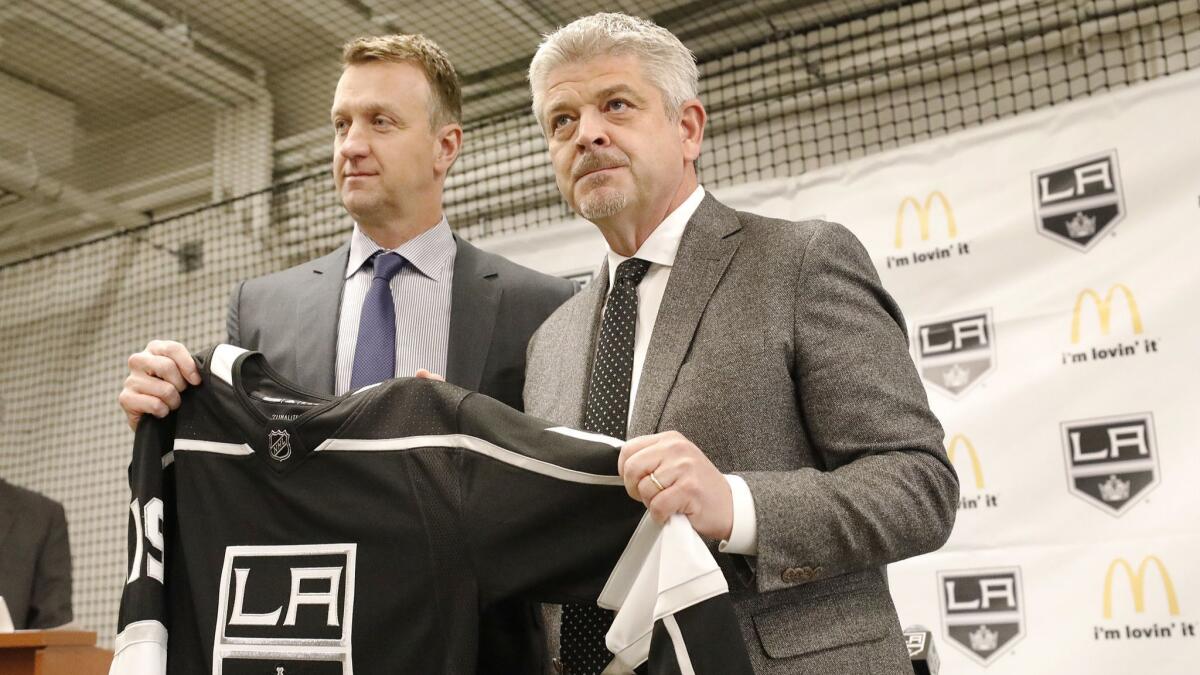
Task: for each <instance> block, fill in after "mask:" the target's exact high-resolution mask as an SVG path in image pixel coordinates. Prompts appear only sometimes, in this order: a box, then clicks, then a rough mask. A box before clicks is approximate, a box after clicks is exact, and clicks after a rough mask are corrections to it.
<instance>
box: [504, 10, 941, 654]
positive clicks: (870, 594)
mask: <svg viewBox="0 0 1200 675" xmlns="http://www.w3.org/2000/svg"><path fill="white" fill-rule="evenodd" d="M529 80H530V86H531V89H532V93H533V109H534V114H535V115H536V117H537V120H538V124H539V125H540V127H541V129H542V132H543V133H544V135H545V137H546V139H547V143H548V146H549V152H550V159H551V161H552V163H553V165H554V171H555V176H556V180H557V183H558V187H559V190H560V191H561V192H562V195H563V197H564V198H565V199H566V201H567V202H568V203H569V204H570V205H571V207H572V208H573V209H575V211H577V212H578V213H579V214H581V215H582V216H583V217H585V218H587V219H588V220H590V221H592V222H593V223H594V224H595V225H596V226H597V227H598V228H599V229H600V232H601V233H602V234H603V235H604V238H605V240H606V241H607V242H608V247H609V251H608V253H607V257H606V260H605V261H604V264H603V266H602V267H601V269H600V271H599V272H598V274H597V276H596V277H595V279H594V280H593V281H592V283H591V284H590V285H589V286H588V287H587V288H585V289H584V290H583V291H582V292H581V293H579V294H578V295H576V296H575V297H574V298H572V299H571V300H569V301H567V303H566V304H564V305H563V306H562V307H561V308H559V309H558V310H557V311H556V312H555V313H554V314H553V315H551V316H550V318H549V319H548V320H547V321H546V323H545V324H543V325H542V327H541V328H540V329H539V330H538V332H537V333H536V334H535V336H534V338H533V340H532V341H531V343H530V351H529V362H528V369H527V379H526V385H525V403H526V409H527V410H528V411H529V412H531V413H533V414H535V415H538V416H541V417H544V418H547V419H549V420H552V421H554V422H557V423H562V424H567V425H571V426H582V427H583V428H586V429H590V430H592V431H597V432H601V433H605V434H609V435H613V436H618V437H621V438H628V439H629V441H628V442H627V443H626V444H625V445H624V447H623V448H622V451H621V459H620V471H621V474H622V477H623V478H624V480H625V484H626V489H627V490H628V492H629V494H630V495H631V496H632V497H633V498H635V499H638V500H640V501H643V502H644V503H645V504H646V506H647V507H648V508H649V510H650V511H651V512H652V513H653V514H654V515H655V517H656V518H658V519H660V520H661V519H665V518H666V517H667V516H668V515H670V514H672V513H683V514H685V515H687V516H688V518H689V520H690V521H691V523H692V525H693V527H695V529H696V530H697V531H698V532H699V533H700V534H701V535H703V536H704V537H706V538H707V539H709V540H711V541H713V542H716V543H717V549H718V551H719V552H720V553H719V554H718V556H717V557H718V559H719V561H720V563H721V565H722V568H723V570H724V571H725V574H726V577H727V578H728V580H729V582H730V587H731V592H732V593H733V597H734V600H735V604H736V606H737V609H738V613H739V617H740V622H741V631H742V635H741V636H729V639H731V640H735V639H738V638H739V637H741V638H744V639H745V640H746V643H747V646H748V647H749V651H750V654H751V658H752V659H753V661H754V665H755V670H756V672H760V673H821V674H826V673H897V674H898V673H905V672H907V673H911V672H912V670H911V667H910V666H909V664H908V659H907V654H906V651H905V647H904V640H903V638H902V635H901V629H900V625H899V622H898V620H897V616H896V610H895V607H894V605H893V602H892V599H891V596H890V594H889V592H888V586H887V574H886V565H887V564H888V563H891V562H894V561H897V560H901V559H903V558H907V557H910V556H913V555H918V554H920V553H924V552H927V551H931V550H934V549H936V548H938V547H939V546H941V545H942V543H943V542H944V541H945V540H946V538H947V537H948V536H949V534H950V530H951V527H952V526H953V522H954V516H955V511H956V506H957V501H958V480H957V477H956V475H955V472H954V470H953V468H952V466H951V465H950V463H949V461H948V460H947V458H946V454H945V451H944V449H943V447H942V438H943V433H942V428H941V426H940V424H939V423H938V421H937V419H936V418H935V417H934V415H933V413H932V412H931V411H930V409H929V406H928V401H927V400H926V397H925V392H924V390H923V388H922V386H921V383H920V380H919V378H918V377H917V373H916V370H915V368H914V367H913V363H912V360H911V358H910V356H909V354H908V346H907V337H906V335H905V328H904V320H903V318H902V317H901V314H900V310H899V308H898V307H897V306H896V303H895V302H894V301H893V300H892V298H891V297H890V296H889V295H888V294H887V293H886V291H884V290H883V288H882V287H881V285H880V282H879V278H878V276H877V274H876V273H875V270H874V267H873V266H872V264H871V261H870V258H869V256H868V255H867V253H866V251H865V250H864V249H863V247H862V245H861V244H860V243H859V242H858V240H857V239H856V238H855V237H854V235H852V234H851V233H850V232H849V231H848V230H846V229H845V228H844V227H841V226H840V225H836V224H833V223H829V222H824V221H816V220H813V221H804V222H787V221H781V220H774V219H770V218H764V217H760V216H756V215H753V214H750V213H744V212H739V211H735V210H733V209H730V208H729V207H727V206H725V205H723V204H722V203H720V202H719V201H717V200H716V199H715V198H714V197H713V196H712V195H711V194H709V193H707V192H706V191H705V190H704V188H703V187H701V186H700V185H699V182H698V179H697V175H696V166H695V162H696V159H697V158H698V157H699V155H700V151H701V144H702V140H703V137H704V127H705V122H706V113H705V110H704V106H703V105H702V104H701V102H700V101H699V99H698V98H697V94H696V88H697V80H698V74H697V68H696V64H695V59H694V57H693V55H692V53H691V52H690V51H689V50H688V49H687V48H686V47H685V46H684V45H683V44H682V43H681V42H680V41H679V40H678V39H677V38H676V37H675V36H674V35H672V34H671V33H670V32H668V31H667V30H665V29H663V28H661V27H659V26H656V25H654V24H653V23H651V22H649V21H646V20H643V19H639V18H635V17H630V16H625V15H621V14H596V15H593V16H589V17H585V18H582V19H579V20H577V21H575V22H573V23H571V24H570V25H568V26H566V27H563V28H561V29H559V30H558V31H556V32H555V33H553V34H551V35H549V36H548V37H547V38H546V40H545V41H544V42H543V43H542V45H541V46H540V47H539V48H538V51H537V54H536V55H535V56H534V58H533V61H532V63H531V64H530V68H529ZM604 620H605V619H604V617H603V616H601V615H599V610H597V609H596V608H593V607H587V606H567V607H565V608H564V609H563V612H562V620H561V640H560V644H559V645H558V649H559V651H560V654H561V656H560V659H559V660H557V661H556V662H555V663H556V666H557V667H558V669H559V671H560V672H569V673H570V674H571V675H578V674H580V673H596V672H599V670H600V669H601V668H602V667H603V665H604V663H605V662H606V661H607V654H606V653H605V650H604V649H603V641H602V640H603V634H604V629H605V624H604ZM554 648H555V647H554V645H552V649H554Z"/></svg>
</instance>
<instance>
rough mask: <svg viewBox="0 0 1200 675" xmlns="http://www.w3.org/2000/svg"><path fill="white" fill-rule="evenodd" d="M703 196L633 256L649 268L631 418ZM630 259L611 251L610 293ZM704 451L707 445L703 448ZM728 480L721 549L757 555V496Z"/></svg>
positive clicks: (642, 289)
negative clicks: (686, 234) (729, 507)
mask: <svg viewBox="0 0 1200 675" xmlns="http://www.w3.org/2000/svg"><path fill="white" fill-rule="evenodd" d="M703 199H704V188H703V187H701V186H697V187H696V190H695V191H694V192H692V194H691V195H690V196H689V197H688V198H687V199H685V200H684V201H683V203H682V204H680V205H679V207H678V208H676V209H675V210H674V211H672V212H671V213H670V214H668V215H667V217H666V218H664V219H663V221H662V222H661V223H659V225H658V227H656V228H654V231H653V232H651V233H650V236H649V237H647V238H646V241H644V242H642V245H641V247H639V248H638V250H637V252H636V253H634V254H633V256H632V257H634V258H640V259H642V260H646V261H648V262H649V263H650V269H649V270H647V271H646V276H645V277H643V278H642V283H640V284H638V287H637V294H638V311H637V327H636V328H635V330H634V338H633V380H632V382H630V386H629V420H628V421H632V419H633V407H634V402H635V401H637V392H638V383H639V382H640V381H641V378H642V366H643V365H645V363H646V351H647V349H648V348H649V346H650V336H651V335H652V334H653V333H654V322H655V320H656V319H657V318H658V309H659V307H660V306H661V305H662V299H663V293H665V292H666V290H667V280H668V279H670V277H671V267H672V266H673V265H674V264H675V256H676V255H677V254H678V253H679V242H680V241H681V240H682V239H683V231H684V228H686V227H687V224H688V221H689V220H691V217H692V214H693V213H695V212H696V208H697V207H698V206H700V202H701V201H702V200H703ZM628 259H629V258H626V257H625V256H623V255H621V254H619V253H616V252H614V251H613V250H612V249H609V251H608V288H609V290H610V292H611V290H612V287H613V283H614V277H615V276H616V273H617V266H618V265H620V264H621V263H623V262H625V261H626V260H628ZM700 449H701V450H703V449H704V448H700ZM725 480H726V481H727V482H728V483H729V489H730V491H732V492H733V531H732V533H731V534H730V535H729V539H728V540H726V541H722V542H721V544H720V547H719V550H721V551H723V552H725V553H739V554H742V555H756V554H757V553H758V519H757V516H756V514H755V511H754V497H753V495H751V494H750V488H749V486H747V485H746V481H745V480H743V479H742V477H741V476H735V475H732V474H726V475H725Z"/></svg>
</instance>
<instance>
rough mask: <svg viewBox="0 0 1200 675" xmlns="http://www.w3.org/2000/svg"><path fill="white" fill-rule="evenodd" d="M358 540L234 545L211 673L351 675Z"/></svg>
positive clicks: (226, 564) (223, 581) (224, 572)
mask: <svg viewBox="0 0 1200 675" xmlns="http://www.w3.org/2000/svg"><path fill="white" fill-rule="evenodd" d="M356 553H357V544H312V545H298V546H228V547H226V549H225V562H224V565H223V566H222V568H221V588H220V599H219V603H218V610H217V612H218V613H217V622H216V635H215V636H214V639H213V671H212V672H213V675H241V674H242V673H247V674H249V673H271V674H273V673H276V672H278V671H277V669H278V668H282V669H283V672H284V673H285V674H286V673H289V672H293V669H294V670H295V672H305V673H309V672H312V673H321V674H322V675H324V674H326V673H328V674H330V675H333V674H337V675H352V673H353V672H354V664H353V659H352V653H351V643H350V637H351V628H352V626H351V621H352V619H353V616H354V570H355V556H356Z"/></svg>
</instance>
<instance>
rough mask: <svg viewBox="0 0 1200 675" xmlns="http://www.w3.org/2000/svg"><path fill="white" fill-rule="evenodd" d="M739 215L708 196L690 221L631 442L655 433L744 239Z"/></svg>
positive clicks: (658, 323) (645, 372)
mask: <svg viewBox="0 0 1200 675" xmlns="http://www.w3.org/2000/svg"><path fill="white" fill-rule="evenodd" d="M740 230H741V223H739V222H738V218H737V214H736V213H735V212H734V211H733V210H732V209H730V208H729V207H727V206H725V205H723V204H721V203H720V202H718V201H717V200H716V199H714V198H713V196H712V194H711V193H710V194H706V195H705V196H704V200H703V201H701V202H700V206H699V207H697V209H696V212H695V213H694V214H692V218H691V220H689V221H688V225H687V229H686V230H685V231H684V233H683V239H682V240H681V241H680V242H679V253H678V254H677V255H676V256H675V264H674V265H672V266H671V277H670V280H669V281H667V288H666V291H665V292H664V293H663V300H662V305H661V306H660V307H659V310H658V317H657V318H656V319H655V321H654V333H653V334H652V335H651V336H650V346H649V348H648V349H647V351H646V361H645V363H644V364H643V365H642V376H641V380H640V381H639V383H638V392H637V401H636V402H635V403H634V410H633V419H632V420H631V423H630V425H629V437H630V438H633V437H634V436H642V435H645V434H651V433H655V432H656V431H657V430H658V423H659V420H660V418H661V417H662V412H663V408H664V407H665V406H666V403H667V395H668V394H670V392H671V388H672V387H673V386H674V385H675V377H676V376H677V375H678V374H679V367H680V366H681V365H683V359H684V357H685V356H686V355H687V353H688V348H689V347H690V346H691V344H692V338H693V337H694V336H695V334H696V327H697V326H698V325H699V324H700V317H701V316H703V315H704V308H705V307H707V306H708V301H709V299H710V298H711V297H712V294H713V291H714V290H716V288H717V283H718V282H719V281H720V280H721V277H722V276H723V275H724V274H725V270H726V268H728V267H729V261H730V260H731V259H732V258H733V254H734V252H736V251H737V248H738V245H739V244H740V243H741V238H740V237H737V236H734V235H736V233H737V232H738V231H740Z"/></svg>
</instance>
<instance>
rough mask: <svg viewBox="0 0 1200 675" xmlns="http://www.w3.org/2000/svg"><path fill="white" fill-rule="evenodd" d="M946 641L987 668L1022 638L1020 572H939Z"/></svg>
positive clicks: (1022, 610)
mask: <svg viewBox="0 0 1200 675" xmlns="http://www.w3.org/2000/svg"><path fill="white" fill-rule="evenodd" d="M938 590H939V595H940V597H941V608H942V623H943V625H945V627H946V638H947V639H948V640H949V641H950V642H951V643H952V644H953V645H954V646H955V647H958V648H959V649H961V650H963V651H964V652H966V653H967V654H968V655H970V656H971V658H973V659H975V660H976V661H978V662H979V663H980V664H982V665H984V666H989V665H991V664H992V661H994V660H995V659H996V657H998V656H1000V655H1001V654H1002V653H1004V652H1005V651H1007V650H1008V649H1010V648H1011V647H1012V646H1013V645H1014V644H1016V642H1017V641H1018V640H1020V639H1021V638H1022V637H1024V635H1025V621H1024V618H1023V612H1024V602H1023V601H1022V599H1021V570H1020V569H1019V568H1016V567H1010V568H1001V569H986V570H959V571H954V572H938Z"/></svg>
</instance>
